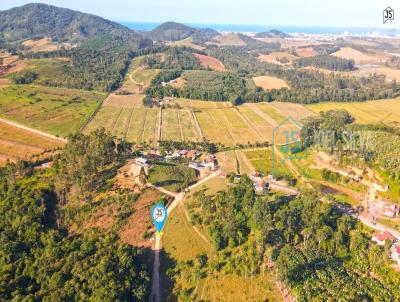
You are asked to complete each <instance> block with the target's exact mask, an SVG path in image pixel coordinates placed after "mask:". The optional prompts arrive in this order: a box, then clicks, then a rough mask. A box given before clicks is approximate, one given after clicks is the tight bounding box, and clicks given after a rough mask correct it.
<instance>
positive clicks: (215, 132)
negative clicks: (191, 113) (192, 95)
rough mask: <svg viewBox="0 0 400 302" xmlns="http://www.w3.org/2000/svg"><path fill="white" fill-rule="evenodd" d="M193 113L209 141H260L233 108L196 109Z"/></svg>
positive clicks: (230, 142) (236, 142)
mask: <svg viewBox="0 0 400 302" xmlns="http://www.w3.org/2000/svg"><path fill="white" fill-rule="evenodd" d="M195 115H196V118H197V121H198V122H199V124H200V128H201V130H202V132H203V135H204V137H205V138H207V139H209V140H211V141H216V142H221V143H223V144H225V145H228V146H229V145H233V144H247V143H248V142H250V143H254V142H257V141H258V142H260V141H262V139H260V137H259V135H257V132H256V131H254V130H253V128H251V126H250V125H249V124H248V122H247V121H246V120H244V119H243V118H242V117H241V116H240V114H239V113H238V111H237V110H235V109H234V108H227V109H217V110H212V109H207V110H201V111H196V112H195Z"/></svg>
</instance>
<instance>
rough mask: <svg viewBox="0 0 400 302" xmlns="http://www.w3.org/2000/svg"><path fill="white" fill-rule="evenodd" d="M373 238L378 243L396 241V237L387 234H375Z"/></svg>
mask: <svg viewBox="0 0 400 302" xmlns="http://www.w3.org/2000/svg"><path fill="white" fill-rule="evenodd" d="M374 238H376V239H377V240H379V241H385V240H390V241H394V240H396V237H394V236H393V235H392V234H391V233H389V232H381V233H376V234H374Z"/></svg>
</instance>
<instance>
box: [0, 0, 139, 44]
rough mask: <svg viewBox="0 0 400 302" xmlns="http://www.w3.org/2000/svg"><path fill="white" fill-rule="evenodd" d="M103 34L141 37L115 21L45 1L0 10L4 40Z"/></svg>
mask: <svg viewBox="0 0 400 302" xmlns="http://www.w3.org/2000/svg"><path fill="white" fill-rule="evenodd" d="M104 36H113V37H121V38H124V39H127V40H129V39H132V40H140V39H141V37H140V35H139V34H137V33H136V32H134V31H132V30H130V29H129V28H127V27H125V26H122V25H120V24H118V23H116V22H112V21H109V20H106V19H103V18H101V17H98V16H94V15H90V14H85V13H81V12H77V11H73V10H70V9H66V8H60V7H56V6H51V5H46V4H39V3H32V4H27V5H24V6H21V7H16V8H12V9H9V10H6V11H0V39H1V38H3V39H4V40H6V41H7V42H13V41H18V40H23V39H34V38H42V37H51V38H52V39H53V40H56V41H63V42H81V41H84V40H86V39H96V38H101V37H104Z"/></svg>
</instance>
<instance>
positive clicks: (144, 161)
mask: <svg viewBox="0 0 400 302" xmlns="http://www.w3.org/2000/svg"><path fill="white" fill-rule="evenodd" d="M135 163H136V164H137V165H139V166H142V167H148V166H149V164H148V163H147V158H145V157H137V158H135Z"/></svg>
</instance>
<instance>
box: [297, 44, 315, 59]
mask: <svg viewBox="0 0 400 302" xmlns="http://www.w3.org/2000/svg"><path fill="white" fill-rule="evenodd" d="M296 54H297V55H298V56H299V57H303V58H304V57H312V56H316V55H317V54H318V53H317V52H316V51H315V50H314V48H312V47H299V48H296Z"/></svg>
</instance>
